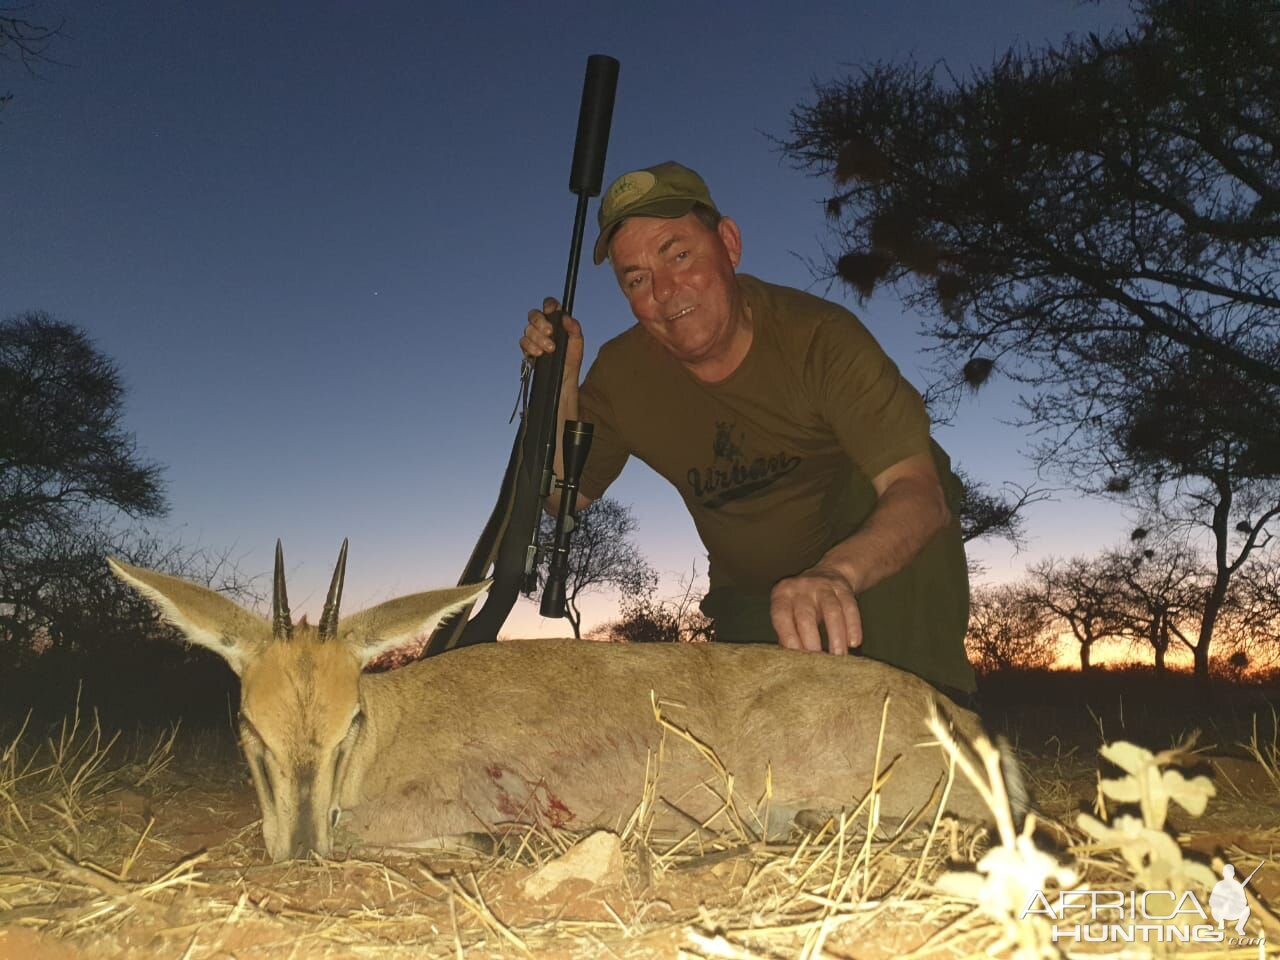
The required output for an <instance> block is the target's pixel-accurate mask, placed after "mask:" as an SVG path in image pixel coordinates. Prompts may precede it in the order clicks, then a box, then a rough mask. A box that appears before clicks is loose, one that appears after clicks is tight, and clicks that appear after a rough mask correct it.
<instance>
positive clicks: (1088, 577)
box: [1027, 557, 1120, 673]
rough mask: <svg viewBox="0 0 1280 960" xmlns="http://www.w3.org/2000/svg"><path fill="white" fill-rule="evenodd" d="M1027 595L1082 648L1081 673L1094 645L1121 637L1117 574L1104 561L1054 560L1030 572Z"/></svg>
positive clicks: (1089, 664) (1088, 664)
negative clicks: (1068, 631) (1069, 632)
mask: <svg viewBox="0 0 1280 960" xmlns="http://www.w3.org/2000/svg"><path fill="white" fill-rule="evenodd" d="M1027 577H1028V584H1027V595H1028V597H1029V599H1030V600H1031V601H1032V602H1033V603H1035V604H1036V605H1037V606H1039V607H1040V608H1042V609H1043V610H1045V611H1047V612H1048V613H1049V614H1050V615H1052V616H1053V617H1054V618H1055V619H1056V620H1057V621H1058V622H1059V623H1061V624H1064V625H1065V626H1066V628H1067V629H1068V630H1070V631H1071V635H1072V637H1074V638H1075V641H1076V643H1077V644H1078V645H1079V647H1080V669H1081V671H1083V672H1086V673H1087V672H1088V671H1089V670H1090V669H1092V667H1093V662H1092V659H1091V655H1092V651H1093V647H1094V644H1096V643H1097V642H1098V641H1099V640H1103V639H1106V638H1108V637H1114V636H1117V635H1118V634H1119V626H1120V617H1119V609H1118V608H1119V597H1118V596H1117V593H1116V589H1115V577H1114V573H1113V571H1112V570H1111V569H1109V566H1108V565H1107V564H1106V563H1104V562H1102V561H1100V560H1088V559H1085V558H1084V557H1073V558H1071V559H1070V560H1065V561H1063V560H1058V559H1055V558H1053V557H1050V558H1049V559H1047V560H1044V561H1042V562H1041V563H1037V564H1035V565H1033V566H1031V567H1030V568H1028V570H1027Z"/></svg>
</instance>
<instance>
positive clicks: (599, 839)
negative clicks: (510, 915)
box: [522, 830, 623, 900]
mask: <svg viewBox="0 0 1280 960" xmlns="http://www.w3.org/2000/svg"><path fill="white" fill-rule="evenodd" d="M572 880H585V881H586V882H587V883H589V884H591V885H592V886H593V887H601V886H612V885H614V884H619V883H622V881H623V873H622V841H621V840H619V839H618V835H617V834H614V833H610V832H609V831H608V830H597V831H596V832H595V833H593V834H590V835H589V836H587V837H584V838H583V839H581V840H579V841H578V842H577V843H575V844H574V845H573V846H572V847H570V848H569V849H568V850H566V851H565V852H564V853H563V854H561V855H560V856H559V857H557V858H556V859H554V860H552V861H551V862H550V863H547V864H544V865H543V866H541V867H539V868H538V869H537V870H535V871H534V872H533V873H531V874H530V875H529V876H528V877H526V878H525V880H524V883H523V884H522V886H523V888H524V892H525V893H526V894H528V895H529V896H531V897H533V898H534V899H535V900H543V899H545V898H546V897H547V896H549V895H550V894H552V893H553V892H555V891H556V890H557V889H559V888H560V887H561V886H563V885H564V884H566V883H568V882H570V881H572Z"/></svg>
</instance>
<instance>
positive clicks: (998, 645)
mask: <svg viewBox="0 0 1280 960" xmlns="http://www.w3.org/2000/svg"><path fill="white" fill-rule="evenodd" d="M1053 620H1054V617H1053V616H1052V614H1050V613H1049V611H1047V610H1045V609H1044V607H1042V606H1041V605H1040V604H1039V603H1038V602H1037V601H1036V598H1035V597H1034V596H1032V595H1031V594H1030V593H1029V592H1028V590H1027V588H1026V587H1025V585H1022V584H1001V585H999V586H986V587H977V588H975V589H974V591H973V595H972V597H971V598H970V601H969V632H968V635H967V636H966V637H965V643H964V646H965V653H966V654H967V655H968V657H969V662H970V663H971V664H973V668H974V669H975V670H977V671H978V673H981V674H988V673H996V672H998V671H1000V670H1034V669H1044V668H1046V667H1050V666H1052V665H1053V663H1054V661H1055V660H1056V659H1057V656H1058V649H1057V638H1056V637H1055V636H1054V635H1053V634H1052V633H1051V632H1050V627H1051V625H1052V623H1053Z"/></svg>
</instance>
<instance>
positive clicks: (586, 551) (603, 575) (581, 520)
mask: <svg viewBox="0 0 1280 960" xmlns="http://www.w3.org/2000/svg"><path fill="white" fill-rule="evenodd" d="M635 529H636V521H635V518H634V517H633V516H632V515H631V508H630V507H627V506H624V505H622V504H620V503H618V501H616V500H612V499H610V498H609V497H602V498H601V499H599V500H593V501H592V502H591V503H590V505H588V506H587V507H586V508H585V509H584V510H582V511H580V512H579V513H578V517H577V526H576V527H575V529H574V533H573V549H572V550H571V551H570V552H569V576H568V577H567V578H566V580H565V617H566V619H568V621H569V625H570V626H571V627H572V628H573V635H574V636H575V637H581V635H582V612H581V611H580V610H579V609H578V598H579V597H581V596H582V595H583V594H586V593H590V592H591V591H593V590H602V589H606V588H609V587H613V588H615V589H617V590H619V591H621V592H622V593H623V595H624V596H625V595H634V594H640V593H643V592H644V591H645V590H646V589H648V588H649V587H651V586H652V585H654V584H656V583H657V579H658V576H657V574H656V573H655V572H654V571H653V568H652V567H650V566H649V564H648V562H647V561H646V560H645V559H644V555H643V554H642V553H641V552H640V548H639V547H637V546H636V544H635V542H634V541H633V540H632V539H631V535H632V534H633V533H634V532H635ZM554 531H555V520H554V519H553V518H552V517H550V516H549V515H546V514H544V515H543V517H542V522H541V533H540V539H541V540H542V541H543V542H547V541H549V540H551V538H552V536H553V534H554ZM549 559H550V558H549V557H548V556H545V555H544V556H543V557H542V559H541V564H540V566H539V573H540V574H541V579H545V577H546V568H547V563H548V562H549Z"/></svg>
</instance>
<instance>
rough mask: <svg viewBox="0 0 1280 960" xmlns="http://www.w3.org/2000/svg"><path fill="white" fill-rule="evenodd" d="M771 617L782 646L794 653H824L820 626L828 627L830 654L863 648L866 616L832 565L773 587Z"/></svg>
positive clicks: (812, 570)
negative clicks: (795, 651) (863, 621)
mask: <svg viewBox="0 0 1280 960" xmlns="http://www.w3.org/2000/svg"><path fill="white" fill-rule="evenodd" d="M769 616H770V619H772V621H773V630H774V633H776V634H777V635H778V643H779V644H781V645H782V646H784V647H788V648H790V649H792V650H807V651H809V652H820V651H821V650H822V637H821V635H820V634H819V633H818V625H819V624H821V625H822V626H824V627H826V630H827V651H828V652H829V653H834V654H836V655H837V656H843V655H844V654H846V653H848V652H849V650H850V649H851V648H853V647H860V646H862V617H861V615H860V614H859V613H858V600H857V597H855V596H854V593H853V587H852V585H850V583H849V581H848V580H846V579H845V578H844V576H843V575H842V574H841V573H840V572H839V571H838V570H836V569H835V568H834V567H831V566H824V565H823V564H821V563H819V564H817V565H816V566H813V567H810V568H809V569H808V570H805V571H804V572H803V573H800V574H798V575H797V576H794V577H788V578H787V579H785V580H779V581H778V582H777V583H776V584H774V586H773V593H772V594H771V595H770V598H769Z"/></svg>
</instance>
